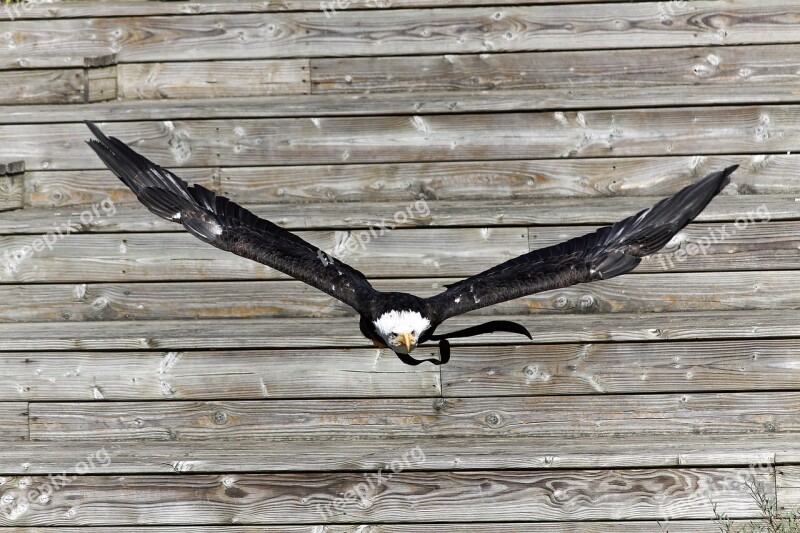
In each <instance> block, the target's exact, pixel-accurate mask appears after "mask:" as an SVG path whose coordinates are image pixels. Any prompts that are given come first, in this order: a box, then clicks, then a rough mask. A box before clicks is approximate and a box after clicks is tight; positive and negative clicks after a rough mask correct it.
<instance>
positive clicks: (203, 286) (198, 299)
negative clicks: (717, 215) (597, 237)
mask: <svg viewBox="0 0 800 533" xmlns="http://www.w3.org/2000/svg"><path fill="white" fill-rule="evenodd" d="M452 281H453V279H451V278H433V279H387V280H375V282H374V286H375V288H376V289H378V290H380V291H405V292H410V293H412V294H416V295H419V296H422V297H428V296H433V295H435V294H438V293H439V292H441V291H442V290H444V285H445V284H448V283H451V282H452ZM797 287H800V272H797V271H758V272H702V273H700V272H695V273H686V274H684V273H675V274H673V273H662V274H657V275H654V274H641V275H635V276H634V275H632V276H625V277H618V278H613V279H610V280H602V281H597V282H593V283H590V284H583V285H579V286H574V287H568V288H565V289H557V290H552V291H546V292H543V293H538V294H533V295H531V296H527V297H524V298H520V299H517V300H512V301H510V302H505V303H502V304H498V305H495V306H492V307H487V308H483V309H479V310H476V311H474V312H473V313H472V314H473V315H496V314H506V315H515V314H516V315H528V314H541V313H562V314H570V315H579V316H583V315H586V314H598V313H665V312H682V311H736V310H758V309H763V310H777V309H784V310H791V309H796V308H798V307H800V289H798V288H797ZM3 294H4V298H3V300H2V301H0V322H47V321H64V322H66V321H69V322H79V321H93V320H193V319H213V318H290V317H297V318H309V317H320V318H321V317H345V316H352V317H355V316H357V315H356V313H355V311H354V310H353V309H352V308H350V307H349V306H347V305H345V304H343V303H342V302H339V301H338V300H336V299H334V298H332V297H329V296H328V295H326V294H324V293H323V292H321V291H319V290H317V289H315V288H313V287H311V286H309V285H306V284H304V283H301V282H297V281H280V282H275V281H266V282H261V281H253V282H249V281H244V282H224V281H216V282H191V283H180V282H166V281H163V282H159V283H137V282H133V283H122V284H116V283H113V284H112V283H97V284H93V283H90V284H85V283H79V284H57V285H50V284H31V285H26V284H23V285H11V286H7V287H5V288H4V291H3ZM254 296H255V297H256V299H254V298H253V297H254Z"/></svg>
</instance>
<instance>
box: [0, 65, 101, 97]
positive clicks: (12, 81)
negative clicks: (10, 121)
mask: <svg viewBox="0 0 800 533" xmlns="http://www.w3.org/2000/svg"><path fill="white" fill-rule="evenodd" d="M0 79H1V80H2V81H0V104H2V105H9V104H13V105H20V104H28V105H29V104H69V103H77V102H83V101H84V90H85V84H86V80H85V79H84V73H83V70H82V69H63V70H15V71H10V72H3V76H2V78H0Z"/></svg>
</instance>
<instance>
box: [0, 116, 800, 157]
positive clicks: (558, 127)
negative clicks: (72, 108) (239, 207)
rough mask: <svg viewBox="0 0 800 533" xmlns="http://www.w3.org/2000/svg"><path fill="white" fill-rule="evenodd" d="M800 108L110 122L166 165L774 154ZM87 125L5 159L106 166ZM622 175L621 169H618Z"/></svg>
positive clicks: (18, 136) (9, 152)
mask: <svg viewBox="0 0 800 533" xmlns="http://www.w3.org/2000/svg"><path fill="white" fill-rule="evenodd" d="M799 117H800V106H792V105H783V106H744V107H725V108H659V109H649V110H645V109H628V110H610V111H602V110H598V111H586V112H582V111H569V112H557V113H506V114H491V113H487V114H476V115H428V116H424V117H423V116H419V115H415V116H411V117H396V116H385V117H350V118H341V117H329V118H314V117H312V118H311V119H306V118H287V119H261V120H255V119H237V120H226V121H217V120H197V121H174V122H173V121H168V120H167V121H161V122H128V123H124V124H122V123H108V124H101V125H100V126H101V128H103V130H104V131H105V132H106V133H107V134H109V135H115V136H119V137H120V138H121V139H122V140H123V141H125V142H127V143H129V144H131V146H132V147H133V148H134V149H137V150H139V151H141V152H142V153H143V154H144V155H146V156H147V157H150V158H151V159H153V160H154V161H155V162H157V163H159V164H161V165H162V166H165V167H181V166H193V167H202V166H231V165H237V166H249V165H265V164H270V165H299V164H334V163H335V164H342V163H397V162H425V161H465V160H475V159H479V160H485V159H495V160H505V159H512V160H513V159H520V158H533V159H540V158H568V157H569V158H586V157H607V158H616V157H625V156H628V157H630V156H651V155H660V156H668V155H692V156H694V155H697V154H703V153H717V154H741V153H749V154H765V153H773V154H774V153H778V152H791V151H796V150H798V149H800V145H798V143H797V141H796V138H797V136H798V135H800V127H799V126H797V124H798V123H800V119H799ZM89 137H90V135H89V132H88V130H87V129H86V126H85V125H83V124H53V125H47V126H42V125H32V124H27V125H4V126H0V141H2V144H0V159H3V158H14V159H19V158H24V159H25V162H26V165H27V167H28V168H29V169H31V170H34V169H39V170H67V169H92V168H102V166H103V165H102V162H101V161H100V159H99V158H98V157H97V156H96V154H94V153H93V152H92V151H91V149H89V147H88V146H85V145H84V144H83V142H82V141H83V140H85V139H87V138H89ZM611 164H612V165H613V163H611Z"/></svg>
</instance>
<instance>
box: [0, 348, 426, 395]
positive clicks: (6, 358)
mask: <svg viewBox="0 0 800 533" xmlns="http://www.w3.org/2000/svg"><path fill="white" fill-rule="evenodd" d="M0 359H1V360H2V362H3V374H2V376H0V393H2V397H4V398H15V399H20V400H22V399H24V400H32V399H35V400H37V401H39V400H65V399H69V398H72V399H79V400H130V399H176V400H177V399H192V398H203V399H212V398H213V399H233V398H240V399H262V398H269V399H275V398H308V397H311V398H337V397H338V398H348V397H363V398H370V397H399V396H412V397H414V396H418V397H425V396H437V395H439V394H440V393H441V388H440V381H439V370H438V369H437V368H434V367H433V366H432V365H421V366H420V367H415V368H414V369H411V368H409V367H408V366H406V365H404V364H403V363H402V362H400V360H399V359H398V358H397V357H387V354H386V353H384V352H382V351H381V350H378V349H360V350H348V349H337V350H328V351H320V350H313V351H308V350H269V351H267V350H259V351H224V352H215V351H209V352H205V351H203V352H167V353H165V352H149V353H141V352H136V353H113V352H110V353H89V352H82V353H69V354H63V353H58V354H56V353H37V354H30V353H28V354H19V353H18V354H14V353H6V354H2V356H0Z"/></svg>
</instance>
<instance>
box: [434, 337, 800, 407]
mask: <svg viewBox="0 0 800 533" xmlns="http://www.w3.org/2000/svg"><path fill="white" fill-rule="evenodd" d="M796 353H797V346H795V343H794V341H771V340H765V339H759V340H757V341H711V342H688V343H684V342H670V343H664V344H662V343H659V344H647V343H645V344H642V343H631V344H628V343H611V344H573V345H545V346H536V345H533V346H503V347H499V346H497V347H492V348H491V349H488V348H486V347H477V346H461V347H459V348H456V349H455V350H453V359H452V360H451V362H450V363H448V365H447V366H445V367H443V368H442V388H443V390H444V394H445V396H450V397H462V396H487V397H488V396H506V395H508V396H517V395H539V394H598V393H600V394H606V393H640V394H649V393H654V392H674V391H679V390H682V391H702V390H709V391H721V390H730V391H737V390H752V391H755V390H760V389H762V388H764V389H775V390H780V389H793V388H797V386H798V384H800V375H798V373H797V365H796V363H795V355H794V354H796Z"/></svg>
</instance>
